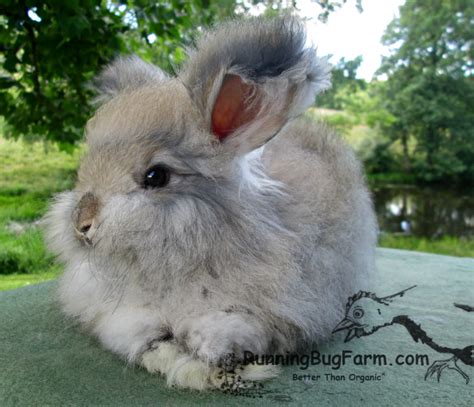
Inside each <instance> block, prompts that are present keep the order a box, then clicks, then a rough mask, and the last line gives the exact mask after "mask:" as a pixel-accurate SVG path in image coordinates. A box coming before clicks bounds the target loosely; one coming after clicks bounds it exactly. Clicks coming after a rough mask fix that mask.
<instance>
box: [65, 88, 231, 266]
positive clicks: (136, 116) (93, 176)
mask: <svg viewBox="0 0 474 407" xmlns="http://www.w3.org/2000/svg"><path fill="white" fill-rule="evenodd" d="M199 121H200V118H199V117H198V115H197V114H196V109H195V108H193V106H192V104H191V101H190V98H189V95H188V93H187V91H186V89H185V88H184V86H183V85H182V84H180V83H179V82H178V81H175V80H169V81H167V82H164V83H162V84H160V85H155V86H153V87H151V88H146V89H140V90H135V91H132V92H127V93H124V94H122V95H119V96H117V97H116V98H114V99H113V100H112V101H110V102H109V103H107V104H105V105H104V106H102V107H101V108H100V109H99V111H98V112H97V114H96V115H95V116H94V117H93V118H92V119H91V120H90V122H89V123H88V126H87V133H86V134H87V146H88V152H87V154H86V156H85V157H84V158H83V160H82V163H81V166H80V169H79V174H78V183H77V185H76V188H75V190H74V192H73V193H70V194H66V195H64V196H65V197H67V201H68V203H67V205H66V208H67V211H68V212H69V214H67V215H66V214H65V215H64V216H63V217H64V218H65V219H68V218H69V221H68V222H67V221H66V222H65V223H64V224H63V227H64V231H63V233H64V234H65V235H70V236H71V239H69V243H70V245H71V247H70V252H74V253H75V254H74V255H76V254H77V253H78V252H79V253H83V255H85V253H88V252H90V251H92V252H93V253H94V255H93V257H91V258H90V259H89V260H90V261H94V262H95V263H99V264H100V265H101V268H102V269H104V268H107V267H117V263H119V264H126V267H127V268H129V269H130V267H132V266H138V268H139V269H143V268H146V267H147V266H150V267H156V266H157V265H158V266H159V265H160V263H164V264H166V265H167V267H168V266H172V267H173V268H175V269H176V268H187V269H189V267H190V265H194V266H195V265H196V262H202V261H203V259H202V258H201V255H202V254H205V253H206V252H208V249H209V247H210V246H211V245H212V242H213V240H214V239H216V237H217V235H218V234H219V231H218V229H219V228H220V227H222V225H223V224H224V223H225V220H224V219H221V218H222V217H224V218H226V217H228V215H229V214H228V213H226V210H225V209H224V208H225V207H226V203H225V202H226V197H225V194H226V192H225V189H226V188H231V187H230V185H231V184H233V178H234V177H233V176H232V174H233V171H230V168H231V167H232V166H225V165H223V157H224V156H225V155H226V154H225V153H223V154H220V151H219V150H220V143H219V142H218V141H217V140H215V139H211V138H209V137H206V134H205V132H204V131H203V130H202V126H201V127H200V123H199ZM224 161H225V160H224ZM238 174H239V173H238V172H235V177H237V178H238ZM231 189H232V188H231ZM58 210H64V203H63V204H62V206H60V207H58ZM229 211H230V209H229ZM66 242H67V239H66V240H64V239H61V243H60V244H61V245H62V247H63V249H64V245H65V243H66ZM68 251H69V250H68ZM66 257H68V260H69V259H70V256H69V255H66ZM131 263H133V265H132V264H131Z"/></svg>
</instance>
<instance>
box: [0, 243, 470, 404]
mask: <svg viewBox="0 0 474 407" xmlns="http://www.w3.org/2000/svg"><path fill="white" fill-rule="evenodd" d="M377 266H378V270H379V278H378V282H377V284H376V288H375V289H374V290H373V292H374V293H376V294H377V296H378V297H384V296H387V295H390V294H394V293H396V292H398V291H400V290H403V289H405V288H407V287H410V286H412V285H417V287H416V288H414V289H411V290H409V291H407V292H406V293H405V295H404V296H403V297H397V298H396V299H394V300H393V303H391V304H390V307H392V308H391V309H392V310H396V313H397V315H398V314H400V315H408V316H410V317H411V318H413V319H414V320H415V321H416V322H417V323H418V324H421V326H422V328H423V329H424V330H425V331H426V332H427V333H428V334H429V336H430V337H432V338H433V340H434V341H435V342H436V343H438V344H440V345H444V346H447V347H452V348H464V347H466V346H468V345H473V344H474V313H472V312H466V311H464V310H462V309H460V308H457V307H454V306H453V303H460V304H465V305H470V306H474V259H463V258H454V257H447V256H436V255H428V254H421V253H414V252H406V251H399V250H389V249H379V250H378V253H377ZM55 288H56V283H55V282H51V283H45V284H39V285H37V286H32V287H27V288H22V289H19V290H15V291H8V292H3V293H0V344H1V345H0V346H1V348H0V405H2V406H11V405H19V406H29V405H77V406H79V405H104V406H109V405H110V406H145V405H180V404H182V405H190V404H201V405H213V404H223V405H227V406H232V405H255V404H259V405H269V404H274V405H276V404H294V405H319V406H330V405H334V406H358V405H360V406H368V405H369V406H371V405H374V406H375V405H377V406H385V405H391V406H399V405H400V406H401V405H403V406H407V405H417V406H424V405H426V406H437V405H440V406H449V405H456V406H462V405H466V406H467V405H472V400H473V396H474V392H473V386H474V369H473V367H472V366H466V365H465V364H463V363H462V362H461V361H458V362H457V363H458V366H459V367H460V368H461V369H462V371H463V372H465V373H466V374H467V375H468V376H469V377H470V382H469V383H468V384H466V381H465V379H464V378H463V377H462V376H461V374H460V373H458V372H457V371H455V370H450V369H445V370H443V371H442V374H441V377H440V381H439V382H438V381H437V380H436V373H435V374H434V375H433V376H432V377H430V378H428V379H427V380H425V379H424V377H425V372H426V371H427V368H428V367H429V365H427V363H429V364H432V363H433V362H434V361H436V360H443V359H449V357H450V355H449V354H441V353H437V352H435V351H434V350H432V349H430V348H429V347H428V346H427V345H425V344H423V343H421V342H418V343H416V342H415V341H414V340H413V338H412V336H411V335H410V334H409V332H408V331H407V329H406V328H405V327H404V326H401V325H390V326H386V327H383V328H381V329H379V330H377V331H376V332H374V333H373V334H371V335H369V336H364V337H361V338H354V339H353V340H351V341H350V342H348V343H344V342H343V340H344V337H345V335H344V334H343V333H336V334H334V335H333V339H332V341H331V342H330V343H327V344H325V345H324V346H322V347H320V348H319V349H318V350H319V352H320V354H321V355H322V356H324V358H325V360H327V359H328V358H332V359H331V360H332V362H333V364H332V366H328V365H322V364H319V365H313V366H310V367H309V368H308V369H303V367H304V364H303V363H300V365H291V366H285V367H284V369H283V372H282V374H281V375H280V376H279V377H278V378H276V379H274V380H271V381H269V382H266V383H264V387H263V388H262V389H260V390H258V391H257V390H255V389H254V390H249V391H245V392H242V393H240V394H238V395H232V394H223V393H221V392H218V391H214V392H206V393H197V392H192V391H186V390H177V389H172V388H168V387H166V385H165V382H164V380H163V379H162V378H161V377H159V376H153V375H150V374H148V373H147V372H146V371H144V370H143V369H140V368H137V367H133V366H128V365H127V364H126V363H125V362H123V361H122V360H120V359H119V358H118V357H116V356H115V355H113V354H112V353H110V352H107V351H106V350H104V349H102V347H101V346H100V344H99V343H98V342H97V341H96V340H94V339H93V338H90V337H89V336H86V335H84V334H83V333H81V332H80V330H79V329H78V328H77V327H76V326H74V325H72V324H71V322H70V321H67V320H66V319H64V318H63V316H62V315H61V313H60V310H59V309H58V306H57V304H56V302H55ZM343 351H352V354H351V355H352V358H351V359H350V360H347V361H346V364H345V365H344V366H340V368H338V369H336V367H337V359H338V358H340V355H341V354H342V352H343ZM308 353H309V351H308ZM373 354H377V355H385V359H386V361H387V365H382V366H380V365H375V366H374V365H373V364H371V362H370V360H371V359H370V356H367V355H373ZM338 355H339V356H338ZM356 355H357V357H358V358H359V359H356V358H355V356H356ZM398 355H402V356H401V357H399V359H398V361H402V362H405V364H404V365H398V364H397V363H396V362H395V361H396V360H397V356H398ZM409 355H411V356H409ZM416 355H426V356H427V358H428V360H426V357H424V356H421V358H423V357H424V358H425V360H421V361H419V363H418V364H416V363H413V364H409V363H410V361H411V359H410V358H412V359H413V358H416ZM364 356H365V357H366V359H367V360H368V365H366V366H363V365H360V362H361V360H362V359H363V357H364ZM372 359H373V358H372ZM300 362H302V361H300ZM382 362H383V361H382ZM422 363H424V365H422ZM302 376H306V377H302Z"/></svg>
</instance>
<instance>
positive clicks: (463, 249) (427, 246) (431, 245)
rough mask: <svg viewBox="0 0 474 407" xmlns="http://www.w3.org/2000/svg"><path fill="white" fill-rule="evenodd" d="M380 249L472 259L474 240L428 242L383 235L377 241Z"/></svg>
mask: <svg viewBox="0 0 474 407" xmlns="http://www.w3.org/2000/svg"><path fill="white" fill-rule="evenodd" d="M379 246H380V247H388V248H392V249H402V250H415V251H418V252H428V253H436V254H446V255H449V256H460V257H474V240H473V239H461V238H458V237H452V236H444V237H442V238H440V239H436V240H430V239H426V238H420V237H414V236H397V235H391V234H384V235H382V236H381V238H380V239H379Z"/></svg>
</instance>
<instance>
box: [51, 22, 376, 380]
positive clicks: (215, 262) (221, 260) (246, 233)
mask: <svg viewBox="0 0 474 407" xmlns="http://www.w3.org/2000/svg"><path fill="white" fill-rule="evenodd" d="M328 86H329V68H328V65H327V63H326V62H325V61H324V60H321V59H319V58H317V57H316V53H315V51H314V50H313V49H310V48H305V33H304V29H303V25H302V23H301V22H299V21H298V20H296V19H294V18H291V17H283V18H276V19H269V20H268V19H261V18H257V19H250V20H243V21H237V22H229V23H227V24H224V25H221V26H220V27H219V28H217V29H216V30H213V31H209V32H207V33H205V34H204V35H203V36H202V37H201V39H200V40H199V41H198V43H197V46H196V48H195V49H194V50H191V51H190V52H189V58H188V61H187V63H186V64H185V65H184V66H183V68H182V69H181V71H180V72H179V74H178V75H177V77H168V76H167V75H166V74H165V73H163V72H161V71H160V70H159V69H158V68H156V67H154V66H151V65H148V64H146V63H145V62H143V61H141V60H140V59H138V58H136V57H129V58H120V59H118V60H116V61H115V62H114V63H113V64H112V65H110V66H109V67H107V68H106V70H105V71H104V72H103V73H102V74H101V75H100V76H99V78H98V87H99V90H100V92H101V96H100V97H99V100H100V102H101V103H102V105H101V107H100V108H99V109H98V111H97V113H96V114H95V116H94V117H93V118H92V119H91V120H90V121H89V123H88V125H87V132H86V133H87V145H88V153H87V155H86V156H85V157H84V159H83V162H82V165H81V167H80V170H79V176H78V182H77V186H76V188H75V189H74V190H73V191H70V192H65V193H62V194H60V195H59V196H58V197H57V198H56V200H55V202H54V203H53V205H52V207H51V209H50V211H49V213H48V214H47V216H46V224H47V238H48V241H49V245H50V247H51V249H52V250H53V251H54V252H56V253H57V254H58V256H59V259H60V260H61V261H62V262H64V264H65V266H66V271H65V273H64V276H63V277H62V279H61V283H60V289H59V293H60V301H61V303H62V306H63V309H64V311H65V313H66V314H67V315H68V316H71V317H74V318H75V319H77V320H78V321H79V322H80V323H81V324H82V325H83V326H84V327H86V328H87V329H89V330H90V332H91V333H92V334H93V335H95V336H97V337H98V338H99V339H100V341H101V342H102V343H103V345H104V346H105V347H106V348H108V349H110V350H111V351H113V352H116V353H117V354H119V355H121V356H122V357H124V358H125V359H127V360H128V361H130V362H133V363H137V364H141V365H143V366H145V367H146V368H147V369H148V370H149V371H151V372H160V373H163V374H165V375H166V376H167V380H168V383H169V384H174V385H177V386H181V387H189V388H195V389H207V388H213V387H219V386H221V385H222V380H224V379H222V376H224V377H228V376H227V374H226V371H227V373H229V371H230V373H229V375H231V374H234V373H232V372H235V365H234V363H230V362H229V357H228V355H229V354H234V355H235V359H234V362H235V360H237V361H238V360H239V359H240V358H241V357H242V353H243V352H244V351H251V352H253V353H255V354H264V353H265V354H268V353H269V352H275V353H284V352H287V351H288V352H293V351H296V350H297V349H298V347H299V346H303V345H305V344H308V343H312V342H320V341H323V340H325V339H327V338H328V336H329V335H330V332H331V330H332V329H333V328H334V326H335V325H336V324H337V322H338V321H339V320H340V319H341V318H342V317H343V314H344V304H345V302H346V299H347V297H348V296H349V295H351V294H353V293H354V292H356V291H357V290H359V289H361V288H364V287H365V286H366V284H367V283H368V282H369V281H370V279H371V272H372V271H373V268H374V264H373V258H374V246H375V240H376V222H375V218H374V214H373V209H372V204H371V200H370V197H369V194H368V192H367V189H366V186H365V182H364V177H363V175H362V172H361V166H360V164H359V162H358V161H357V160H356V158H355V157H354V154H353V153H352V151H351V150H350V149H349V148H348V147H346V146H345V145H344V144H343V143H342V142H341V140H340V139H339V138H338V137H337V136H335V135H333V133H332V132H331V131H330V130H328V129H327V128H326V127H324V126H323V125H320V124H316V123H314V122H313V121H311V120H308V119H305V118H296V117H297V116H298V115H300V114H301V113H302V112H304V110H305V109H306V108H307V107H308V106H309V105H310V104H311V103H312V102H313V101H314V98H315V95H316V94H317V93H318V92H320V91H322V90H324V89H326V88H327V87H328ZM156 165H160V166H161V167H159V168H161V169H162V168H165V169H166V171H168V172H167V174H169V182H168V183H166V182H165V185H163V186H161V187H146V184H145V181H144V180H145V178H146V176H147V175H146V174H147V173H148V172H147V171H149V169H150V168H154V166H156ZM163 171H165V170H163ZM166 171H165V172H166ZM229 366H230V368H229ZM274 373H275V372H274V369H272V367H262V366H253V365H247V366H246V367H243V368H241V369H240V371H239V376H240V378H241V379H242V380H245V379H249V380H259V379H265V378H267V377H270V376H272V375H273V374H274ZM240 378H237V380H240Z"/></svg>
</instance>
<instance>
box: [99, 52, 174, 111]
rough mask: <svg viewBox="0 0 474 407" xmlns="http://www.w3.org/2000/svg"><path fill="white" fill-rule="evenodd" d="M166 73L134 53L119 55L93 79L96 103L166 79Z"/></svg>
mask: <svg viewBox="0 0 474 407" xmlns="http://www.w3.org/2000/svg"><path fill="white" fill-rule="evenodd" d="M166 78H167V77H166V74H165V73H164V72H163V71H162V70H161V69H159V68H158V67H156V66H154V65H151V64H148V63H146V62H145V61H143V60H142V59H140V58H139V57H137V56H136V55H132V56H128V57H119V58H117V59H115V60H114V61H113V62H112V63H111V64H110V65H108V66H107V67H106V68H105V69H104V70H103V71H102V72H101V73H100V74H99V75H98V76H97V77H96V78H95V80H94V86H95V88H96V89H97V91H98V93H99V95H98V96H97V98H96V99H95V102H96V103H105V102H107V101H109V100H110V99H112V98H113V97H115V96H117V95H118V94H119V93H120V92H123V91H126V90H131V89H136V88H139V87H142V86H146V85H147V84H151V83H156V82H160V81H163V80H166Z"/></svg>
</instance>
